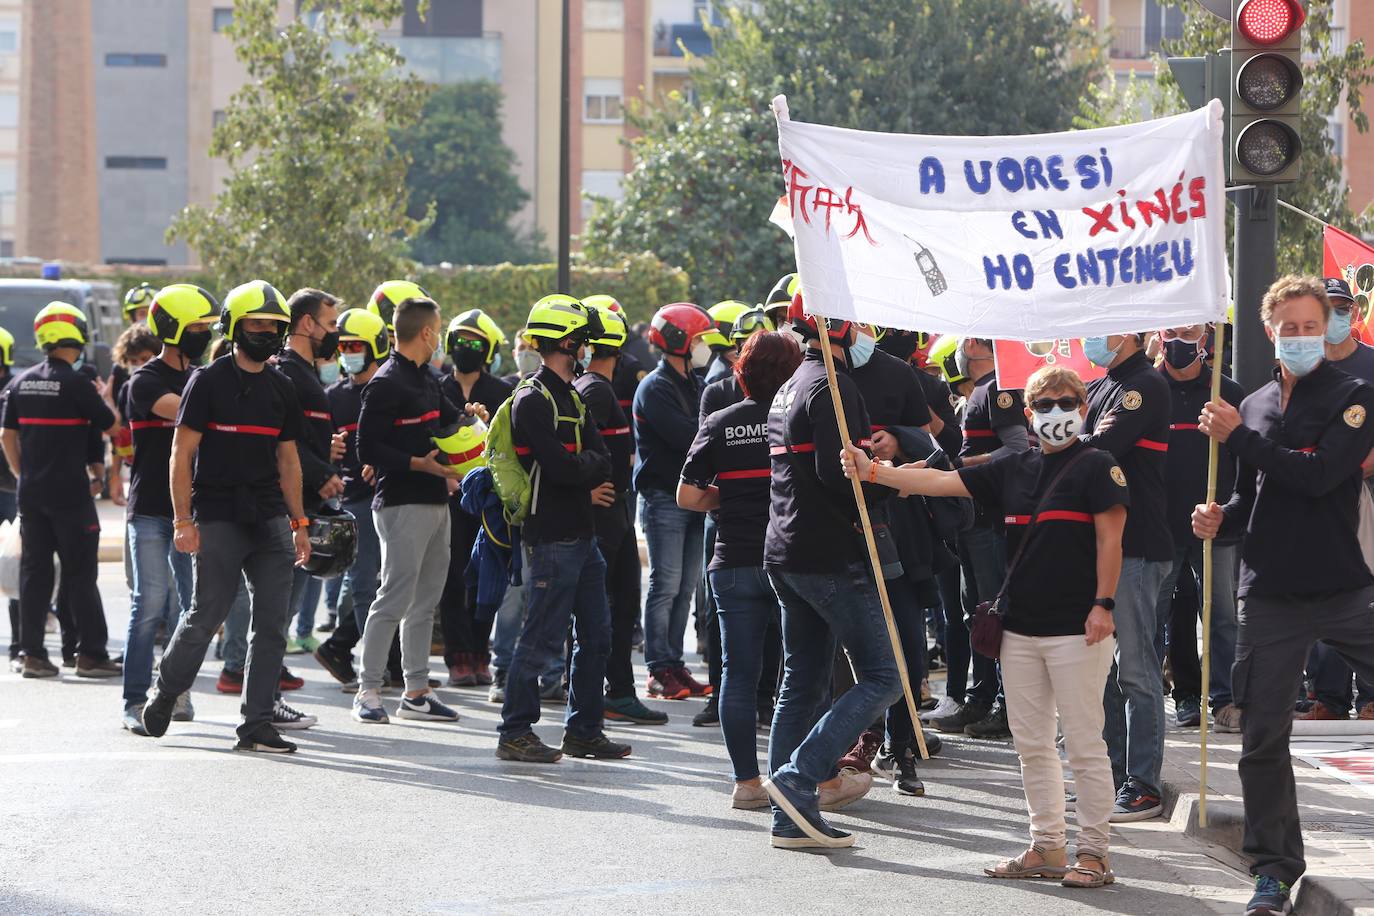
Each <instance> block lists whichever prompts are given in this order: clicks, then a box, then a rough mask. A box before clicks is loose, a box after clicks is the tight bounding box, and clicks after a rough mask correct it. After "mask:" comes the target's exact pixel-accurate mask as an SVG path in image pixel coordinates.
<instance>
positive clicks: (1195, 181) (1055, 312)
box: [773, 96, 1230, 341]
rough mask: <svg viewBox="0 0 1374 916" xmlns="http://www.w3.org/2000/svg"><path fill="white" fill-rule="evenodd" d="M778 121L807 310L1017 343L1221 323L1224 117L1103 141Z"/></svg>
mask: <svg viewBox="0 0 1374 916" xmlns="http://www.w3.org/2000/svg"><path fill="white" fill-rule="evenodd" d="M773 109H774V113H775V114H776V115H777V119H778V147H779V150H780V152H781V155H782V168H783V181H784V184H785V190H786V199H787V210H788V211H789V212H790V215H791V225H792V228H793V231H794V232H795V244H796V254H797V269H798V271H799V272H800V274H801V280H802V288H803V290H804V293H805V296H806V305H807V311H809V312H812V313H813V314H818V315H827V316H830V317H835V318H842V319H843V318H847V319H852V320H856V321H862V322H869V323H873V324H878V325H883V326H885V327H896V328H905V329H908V330H920V331H931V332H938V333H947V334H959V335H965V336H974V337H989V338H999V339H1002V340H1020V341H1036V340H1046V339H1052V338H1075V337H1092V336H1097V335H1103V334H1120V333H1126V332H1133V331H1147V330H1154V329H1156V328H1166V327H1177V326H1180V325H1188V324H1202V323H1204V322H1208V321H1213V320H1218V319H1221V318H1222V317H1223V316H1224V315H1225V312H1226V306H1227V303H1228V301H1229V298H1230V296H1229V292H1228V290H1229V271H1228V268H1227V261H1226V244H1225V233H1226V208H1225V196H1224V194H1225V177H1224V171H1223V167H1222V152H1223V144H1222V136H1223V128H1222V120H1221V118H1222V106H1221V103H1220V102H1216V101H1213V102H1212V103H1210V104H1209V105H1208V106H1207V107H1206V108H1201V109H1198V110H1197V111H1194V112H1190V113H1188V114H1182V115H1178V116H1176V117H1170V118H1161V119H1159V120H1155V121H1146V122H1143V123H1140V124H1128V125H1124V126H1120V127H1108V128H1103V129H1101V130H1083V131H1069V132H1064V133H1057V134H1034V135H1027V136H1019V137H935V136H930V137H927V136H919V135H913V134H884V133H874V132H870V131H858V130H846V129H843V128H838V127H829V126H826V125H821V124H805V123H801V122H797V121H792V120H790V119H789V117H788V111H787V99H786V98H785V97H784V96H778V97H777V98H776V99H774V100H773Z"/></svg>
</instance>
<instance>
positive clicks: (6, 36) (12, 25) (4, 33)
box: [0, 19, 19, 54]
mask: <svg viewBox="0 0 1374 916" xmlns="http://www.w3.org/2000/svg"><path fill="white" fill-rule="evenodd" d="M18 51H19V23H18V22H16V21H15V20H13V19H5V20H0V54H15V53H17V52H18Z"/></svg>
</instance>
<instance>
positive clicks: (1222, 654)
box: [1155, 538, 1240, 710]
mask: <svg viewBox="0 0 1374 916" xmlns="http://www.w3.org/2000/svg"><path fill="white" fill-rule="evenodd" d="M1239 549H1240V547H1239V545H1237V544H1213V545H1212V634H1211V640H1210V642H1209V643H1208V645H1209V647H1210V652H1209V653H1208V654H1209V655H1210V656H1211V671H1210V674H1209V680H1210V681H1211V683H1210V684H1209V685H1208V690H1207V693H1208V697H1209V699H1210V702H1211V708H1212V709H1213V710H1217V709H1221V708H1222V707H1223V706H1227V705H1229V704H1230V703H1231V666H1232V665H1233V664H1235V661H1236V551H1237V550H1239ZM1185 571H1186V572H1187V574H1188V575H1190V576H1192V577H1193V582H1194V583H1195V585H1196V586H1197V594H1198V595H1201V594H1202V542H1201V541H1199V540H1196V539H1192V538H1190V539H1189V542H1188V543H1185V544H1178V543H1175V545H1174V562H1173V565H1172V566H1171V567H1170V569H1169V571H1168V573H1167V574H1165V576H1164V583H1163V584H1162V585H1161V586H1160V589H1159V606H1158V607H1157V608H1156V609H1155V612H1156V615H1157V616H1158V618H1159V620H1160V621H1161V622H1163V621H1167V620H1169V618H1170V617H1171V616H1172V611H1173V597H1174V586H1175V585H1177V584H1178V580H1179V577H1180V576H1182V575H1183V574H1184V572H1185ZM1197 612H1198V614H1201V613H1202V604H1201V601H1200V599H1199V603H1198V610H1197ZM1161 626H1162V623H1161ZM1196 642H1197V635H1196V628H1195V627H1194V628H1193V629H1190V630H1188V631H1187V632H1179V633H1173V632H1171V633H1170V634H1169V644H1170V646H1171V647H1173V648H1172V650H1171V654H1173V653H1177V652H1179V651H1180V650H1182V651H1184V652H1190V653H1192V657H1193V658H1196V656H1197V649H1196ZM1174 681H1175V683H1177V682H1178V672H1177V671H1175V673H1174ZM1174 696H1175V699H1178V698H1179V696H1178V694H1177V692H1176V693H1175V694H1174ZM1189 699H1199V698H1198V697H1197V696H1193V697H1190V698H1189Z"/></svg>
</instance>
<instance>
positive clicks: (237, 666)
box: [224, 576, 252, 672]
mask: <svg viewBox="0 0 1374 916" xmlns="http://www.w3.org/2000/svg"><path fill="white" fill-rule="evenodd" d="M251 612H252V608H251V607H250V605H249V603H248V586H247V585H246V584H245V583H244V580H243V577H242V576H240V577H239V589H238V591H237V592H236V593H235V594H234V603H233V604H231V605H230V606H229V616H228V617H226V618H224V668H225V670H226V671H238V672H242V671H243V668H244V666H245V665H246V664H247V663H248V624H249V620H250V618H251V617H252V613H251Z"/></svg>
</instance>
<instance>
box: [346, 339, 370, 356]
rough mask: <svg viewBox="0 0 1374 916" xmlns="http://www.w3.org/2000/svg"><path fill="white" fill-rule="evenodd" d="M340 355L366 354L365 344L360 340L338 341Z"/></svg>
mask: <svg viewBox="0 0 1374 916" xmlns="http://www.w3.org/2000/svg"><path fill="white" fill-rule="evenodd" d="M339 352H340V353H366V352H367V344H366V343H364V342H363V341H361V340H341V341H339Z"/></svg>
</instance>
